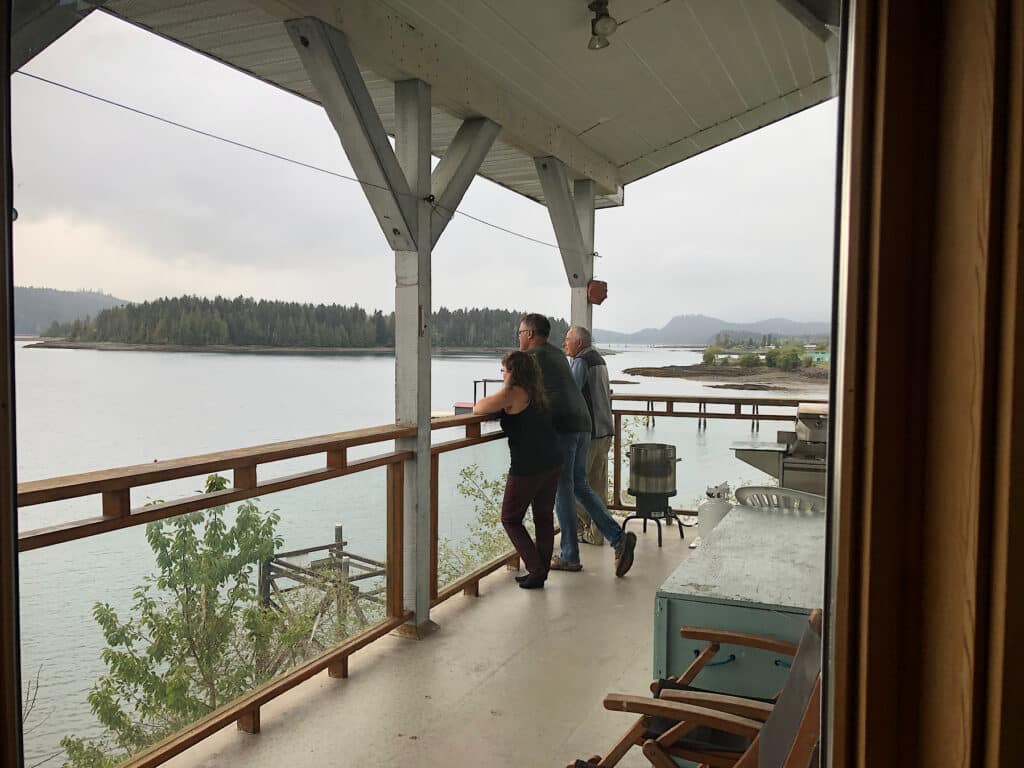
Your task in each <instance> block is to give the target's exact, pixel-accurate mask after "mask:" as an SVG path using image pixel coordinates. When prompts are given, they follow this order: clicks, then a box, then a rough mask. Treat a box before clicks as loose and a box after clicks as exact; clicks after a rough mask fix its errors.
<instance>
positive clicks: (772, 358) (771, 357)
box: [764, 349, 779, 368]
mask: <svg viewBox="0 0 1024 768" xmlns="http://www.w3.org/2000/svg"><path fill="white" fill-rule="evenodd" d="M764 364H765V365H767V366H768V367H769V368H778V367H779V350H777V349H769V350H768V351H767V352H765V353H764Z"/></svg>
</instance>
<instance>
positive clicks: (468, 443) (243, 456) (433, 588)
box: [18, 395, 818, 768]
mask: <svg viewBox="0 0 1024 768" xmlns="http://www.w3.org/2000/svg"><path fill="white" fill-rule="evenodd" d="M613 401H614V402H613V405H614V406H615V407H614V409H613V414H614V418H615V468H614V478H613V484H614V489H615V496H614V503H613V504H611V505H610V506H611V507H612V508H613V509H618V510H630V509H632V508H631V507H628V506H625V505H623V504H622V503H621V500H620V497H621V483H622V478H621V469H622V458H623V457H622V447H621V443H622V417H623V416H630V415H635V416H645V417H655V418H656V417H659V416H664V417H684V418H698V419H748V420H754V421H761V420H765V421H769V420H772V421H777V420H790V419H792V418H793V415H794V411H795V406H796V405H797V403H799V402H808V401H807V400H806V399H800V400H796V399H774V398H729V397H687V396H664V395H615V396H613ZM811 402H818V401H811ZM635 404H643V407H640V405H635ZM683 404H691V405H694V406H696V407H695V409H690V410H685V409H680V408H678V406H680V405H683ZM709 405H710V406H712V408H711V409H709V408H708V406H709ZM631 406H632V407H631ZM722 407H727V408H728V407H731V410H727V411H719V410H715V408H719V409H720V408H722ZM745 407H749V409H750V410H749V411H747V410H744V408H745ZM762 407H765V408H768V410H761V409H762ZM779 409H786V412H783V411H782V410H779ZM484 421H485V419H484V418H482V417H480V416H473V415H463V416H448V417H442V418H438V419H434V420H433V422H432V424H431V429H432V430H441V429H455V428H463V429H464V430H465V432H464V434H463V435H462V436H461V437H459V438H456V439H452V440H448V441H445V442H440V443H435V444H434V445H432V446H431V451H430V478H431V484H430V487H431V493H430V529H431V532H430V542H431V551H430V594H431V604H432V605H437V604H439V603H441V602H443V601H445V600H447V599H448V598H450V597H452V596H453V595H456V594H458V593H459V592H464V593H466V594H469V595H477V594H478V593H479V583H480V580H481V579H483V578H484V577H485V576H487V575H488V574H490V573H493V572H494V571H496V570H499V569H501V568H503V567H505V566H513V567H515V566H517V565H518V556H517V555H516V554H515V552H514V551H513V550H512V549H511V548H510V549H509V551H508V552H507V553H504V554H502V555H500V556H498V557H496V558H495V559H493V560H492V561H490V562H488V563H485V564H483V565H482V566H480V567H478V568H477V569H475V570H474V571H472V572H470V573H467V574H465V575H463V576H461V577H460V578H458V579H456V580H455V581H453V582H452V583H450V584H447V585H443V586H441V585H438V583H437V570H438V506H439V503H438V502H439V500H438V475H439V467H440V461H441V456H442V455H443V454H446V453H450V452H453V451H458V450H462V449H465V448H470V447H473V446H477V445H481V444H483V443H487V442H491V441H493V440H500V439H502V438H503V437H504V435H503V434H502V433H501V432H500V431H488V432H484V431H483V430H482V429H481V425H482V423H483V422H484ZM415 435H416V427H415V426H412V425H404V424H389V425H383V426H379V427H369V428H366V429H358V430H353V431H349V432H338V433H335V434H330V435H322V436H319V437H310V438H303V439H300V440H290V441H285V442H278V443H269V444H265V445H258V446H252V447H250V448H239V449H235V450H230V451H222V452H218V453H209V454H203V455H200V456H190V457H186V458H181V459H172V460H168V461H156V462H153V463H150V464H138V465H134V466H129V467H120V468H117V469H109V470H101V471H98V472H86V473H82V474H77V475H67V476H64V477H56V478H50V479H46V480H36V481H31V482H27V483H22V484H20V485H19V486H18V507H19V510H21V509H25V508H28V507H31V506H34V505H39V504H45V503H49V502H54V501H62V500H68V499H76V498H82V497H88V496H98V497H99V505H98V506H99V507H100V509H99V514H98V515H94V516H91V517H86V518H82V519H76V520H71V521H68V522H62V523H58V524H56V525H51V526H47V527H43V528H36V529H32V530H27V531H23V532H22V533H20V534H19V549H20V550H21V551H22V552H25V551H29V550H34V549H40V548H43V547H50V546H54V545H57V544H61V543H65V542H70V541H76V540H79V539H85V538H89V537H93V536H99V535H102V534H104V533H107V532H109V531H114V530H120V529H123V528H128V527H132V526H138V525H144V524H146V523H150V522H153V521H156V520H162V519H166V518H170V517H175V516H177V515H182V514H185V513H188V512H195V511H199V510H204V509H210V508H212V507H217V506H221V505H224V504H227V503H231V502H236V501H242V500H244V499H249V498H252V497H255V496H260V495H265V494H270V493H275V492H278V491H284V490H287V489H291V488H298V487H300V486H304V485H311V484H313V483H319V482H323V481H325V480H331V479H334V478H338V477H344V476H346V475H352V474H356V473H359V472H365V471H368V470H371V469H375V468H379V467H386V468H387V480H386V483H387V505H386V507H387V508H386V515H385V517H386V530H387V532H386V550H387V554H386V558H385V563H386V565H385V571H386V579H387V584H386V600H385V602H386V617H385V619H384V620H383V621H381V622H379V623H378V624H377V625H375V626H373V627H369V628H368V629H366V630H365V631H363V632H362V633H360V634H358V635H356V636H354V637H351V638H349V639H348V640H346V641H345V642H343V643H341V644H340V645H338V646H336V647H335V648H332V649H330V650H329V651H327V652H325V653H323V654H321V655H320V656H317V657H316V658H314V659H312V660H310V661H308V662H306V663H305V664H303V665H302V666H300V667H298V668H297V669H295V670H292V671H291V672H288V673H287V674H285V675H282V676H281V677H278V678H275V679H273V680H271V681H269V682H267V683H265V684H263V685H261V686H259V687H257V688H256V689H254V690H253V691H251V692H249V693H248V694H246V695H244V696H242V697H240V698H238V699H236V700H235V701H233V702H231V703H230V704H228V705H225V706H224V707H221V708H220V709H218V710H216V711H214V712H212V713H210V714H209V715H208V716H206V717H205V718H203V719H202V720H200V721H198V722H196V723H194V724H193V725H192V726H191V727H189V728H188V729H186V730H184V731H182V732H180V733H178V734H175V735H174V736H171V737H170V738H168V739H166V740H164V741H162V742H160V743H159V744H156V745H154V746H153V747H150V748H149V749H147V750H146V751H144V752H142V753H140V754H139V755H136V756H135V757H134V758H132V759H131V760H130V761H129V762H128V763H126V764H125V765H127V766H132V768H141V767H142V766H146V767H147V768H148V767H149V766H157V765H160V764H162V763H164V762H166V761H167V760H169V759H170V758H172V757H173V756H175V755H177V754H180V753H181V752H182V751H184V750H186V749H188V748H189V747H190V746H192V745H194V744H196V743H198V742H199V741H201V740H203V739H205V738H206V737H207V736H209V735H211V734H213V733H214V732H216V731H218V730H220V729H221V728H223V727H224V726H225V725H229V724H230V723H232V722H235V723H237V725H238V727H239V728H240V729H242V730H245V731H248V732H252V733H255V732H258V731H259V729H260V708H261V707H262V706H263V705H264V704H266V703H267V702H269V701H270V700H272V699H274V698H275V697H277V696H280V695H281V694H282V693H284V692H286V691H288V690H290V689H291V688H294V687H295V686H296V685H298V684H299V683H301V682H303V681H305V680H307V679H309V678H311V677H313V676H314V675H316V674H318V673H319V672H321V671H323V670H325V669H326V670H327V672H328V674H329V675H330V676H331V677H347V676H348V659H349V656H351V655H352V654H353V653H355V652H356V651H357V650H359V649H361V648H364V647H366V646H367V645H369V644H370V643H372V642H373V641H374V640H376V639H378V638H380V637H382V636H384V635H386V634H388V633H389V632H391V631H392V630H394V629H396V628H397V627H399V626H401V625H402V624H404V623H405V622H406V621H408V620H409V618H411V615H412V614H411V613H410V612H409V611H406V610H404V607H403V604H402V586H403V585H402V580H403V570H404V563H403V559H402V549H403V547H402V543H403V542H402V535H403V508H404V503H403V493H404V473H405V463H406V461H408V460H410V459H412V458H413V453H412V452H411V451H403V450H396V449H395V447H394V445H391V446H388V447H390V449H391V450H386V451H384V452H382V453H380V454H376V455H373V456H369V457H365V458H359V459H350V457H349V449H350V448H353V447H356V446H366V445H375V444H380V443H389V442H392V443H393V441H395V440H398V439H402V438H410V437H414V436H415ZM315 455H321V456H323V466H322V467H320V468H318V469H313V470H309V471H305V472H299V473H296V474H290V475H283V476H277V477H271V478H267V479H262V480H260V479H259V477H258V472H259V470H260V468H261V467H264V468H265V466H266V465H269V464H271V463H273V462H278V461H282V460H285V459H293V458H297V457H302V456H315ZM214 472H231V473H232V477H233V481H234V485H233V487H232V488H227V489H224V490H222V491H215V492H212V493H199V494H191V495H188V496H185V497H182V498H178V499H173V500H170V501H162V502H158V503H154V504H149V505H145V506H137V507H133V506H132V503H131V492H132V490H133V489H137V488H141V487H144V486H148V485H153V484H156V483H163V482H167V481H171V480H180V479H183V478H190V477H201V476H204V475H208V474H210V473H214Z"/></svg>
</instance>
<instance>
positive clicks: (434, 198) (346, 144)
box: [285, 18, 501, 637]
mask: <svg viewBox="0 0 1024 768" xmlns="http://www.w3.org/2000/svg"><path fill="white" fill-rule="evenodd" d="M285 26H286V27H287V29H288V33H289V35H290V36H291V38H292V42H293V43H294V45H295V48H296V50H297V51H298V52H299V57H300V59H301V60H302V64H303V66H304V67H305V68H306V71H307V72H308V73H309V76H310V79H311V80H312V82H313V84H314V85H315V86H316V89H317V92H318V94H319V95H320V100H321V102H322V103H323V106H324V109H325V110H326V112H327V115H328V117H329V118H330V119H331V123H332V124H333V125H334V129H335V130H336V131H337V133H338V137H339V138H340V139H341V145H342V147H343V148H344V150H345V154H346V155H348V158H349V161H350V162H351V163H352V168H353V170H355V172H356V176H358V178H359V181H360V182H362V183H363V191H364V192H365V193H366V197H367V199H368V200H369V201H370V206H371V207H372V208H373V212H374V215H375V216H376V217H377V220H378V221H379V222H380V225H381V229H382V230H383V232H384V235H385V237H387V239H388V242H389V243H390V244H391V247H392V248H393V249H394V251H395V421H396V423H403V424H415V425H416V437H414V438H408V439H403V440H397V441H396V443H397V448H398V450H403V451H412V452H413V453H414V457H415V458H413V459H412V460H411V461H410V462H409V465H408V466H407V469H406V472H405V486H404V488H403V498H404V503H405V506H404V508H403V513H404V528H403V531H402V533H403V537H402V541H403V552H402V560H403V562H402V568H403V571H402V576H403V581H402V584H403V594H402V602H403V606H404V607H405V609H406V610H410V611H412V612H413V618H412V619H411V620H410V622H409V623H407V624H405V625H403V626H402V627H400V628H399V630H398V633H399V634H404V635H408V636H412V637H422V636H423V635H424V634H425V633H426V632H428V631H430V630H431V629H432V628H434V627H435V626H436V625H435V624H434V623H433V622H432V621H430V593H431V586H432V585H431V583H430V571H431V568H430V550H431V546H430V545H431V530H430V495H431V494H430V351H431V349H430V348H431V338H430V336H431V327H432V323H431V316H432V315H431V295H430V253H431V249H432V247H433V244H434V243H435V242H436V241H437V239H438V238H439V237H440V236H441V233H442V232H443V231H444V228H445V226H447V224H448V222H449V221H450V220H451V212H452V211H454V210H455V209H456V207H457V206H458V204H459V202H460V201H461V200H462V196H463V195H464V194H465V192H466V190H467V189H468V188H469V184H470V182H471V181H472V180H473V177H474V176H475V174H476V173H477V171H479V169H480V164H481V163H482V162H483V159H484V157H485V156H486V155H487V152H488V150H489V149H490V147H491V145H492V144H493V142H494V139H495V138H496V137H497V135H498V133H499V132H500V131H501V128H500V126H498V125H497V124H496V123H494V122H492V121H490V120H486V119H475V120H468V121H466V122H465V123H463V125H462V126H461V127H460V128H459V131H458V133H457V134H456V135H455V138H454V139H453V140H452V143H451V145H450V146H449V148H448V152H447V153H446V154H445V157H443V158H442V159H441V162H440V163H439V164H438V167H437V169H436V170H435V171H434V175H433V178H431V173H430V86H429V85H428V84H427V83H425V82H423V81H421V80H404V81H401V82H398V83H395V149H394V150H392V149H391V144H390V142H389V141H388V137H387V134H386V133H385V132H384V127H383V125H382V123H381V120H380V116H379V115H378V114H377V111H376V108H375V107H374V105H373V102H372V100H371V99H370V94H369V91H368V90H367V88H366V83H365V82H364V81H363V77H362V75H361V74H360V72H359V67H358V66H357V65H356V61H355V58H354V57H353V56H352V51H351V49H350V48H349V45H348V40H347V39H346V37H345V35H344V34H342V33H341V32H339V31H338V30H337V29H334V28H333V27H330V26H328V25H326V24H324V23H323V22H322V21H320V20H319V19H315V18H305V19H297V20H294V21H288V22H285ZM432 202H433V203H438V204H439V207H440V206H443V207H444V209H445V211H444V212H442V213H440V214H438V213H437V212H436V211H435V210H433V209H434V205H432ZM435 533H436V532H435Z"/></svg>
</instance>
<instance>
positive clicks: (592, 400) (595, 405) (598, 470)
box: [562, 325, 615, 544]
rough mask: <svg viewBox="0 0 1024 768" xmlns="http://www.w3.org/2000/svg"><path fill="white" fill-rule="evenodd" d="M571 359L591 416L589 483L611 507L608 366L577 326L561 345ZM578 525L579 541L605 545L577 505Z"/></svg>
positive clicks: (612, 427) (611, 431)
mask: <svg viewBox="0 0 1024 768" xmlns="http://www.w3.org/2000/svg"><path fill="white" fill-rule="evenodd" d="M562 349H564V350H565V354H566V355H568V356H569V357H570V358H571V362H570V365H571V367H572V377H573V378H574V379H575V380H576V385H577V386H578V387H579V388H580V390H581V391H582V392H583V399H584V400H585V401H586V403H587V410H588V411H589V412H590V422H591V425H592V427H591V430H590V449H589V451H588V452H587V482H588V483H589V484H590V487H591V488H592V489H593V490H594V493H596V494H597V496H598V498H600V499H601V501H603V502H605V503H606V504H607V503H608V450H609V448H611V444H612V435H613V434H614V433H615V423H614V421H613V417H612V398H611V386H610V385H609V383H608V366H607V365H606V364H605V362H604V358H603V357H601V355H600V354H598V352H597V350H596V349H594V347H593V341H592V338H591V336H590V331H589V330H587V329H586V328H584V327H582V326H579V325H574V326H572V327H571V328H569V331H568V332H567V333H566V334H565V342H564V343H563V344H562ZM576 523H577V525H578V526H579V540H580V541H581V542H585V543H587V544H600V543H601V542H602V541H604V537H603V536H602V535H601V531H600V529H598V527H597V526H596V525H594V523H593V521H592V520H591V519H590V515H589V514H588V513H587V510H586V509H584V507H583V505H582V504H579V503H577V504H576Z"/></svg>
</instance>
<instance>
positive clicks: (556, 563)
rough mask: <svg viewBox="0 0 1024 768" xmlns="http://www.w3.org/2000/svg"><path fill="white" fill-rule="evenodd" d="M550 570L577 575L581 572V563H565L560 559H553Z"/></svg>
mask: <svg viewBox="0 0 1024 768" xmlns="http://www.w3.org/2000/svg"><path fill="white" fill-rule="evenodd" d="M551 570H552V571H571V572H572V573H578V572H579V571H582V570H583V563H567V562H565V560H563V559H562V558H560V557H553V558H551Z"/></svg>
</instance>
